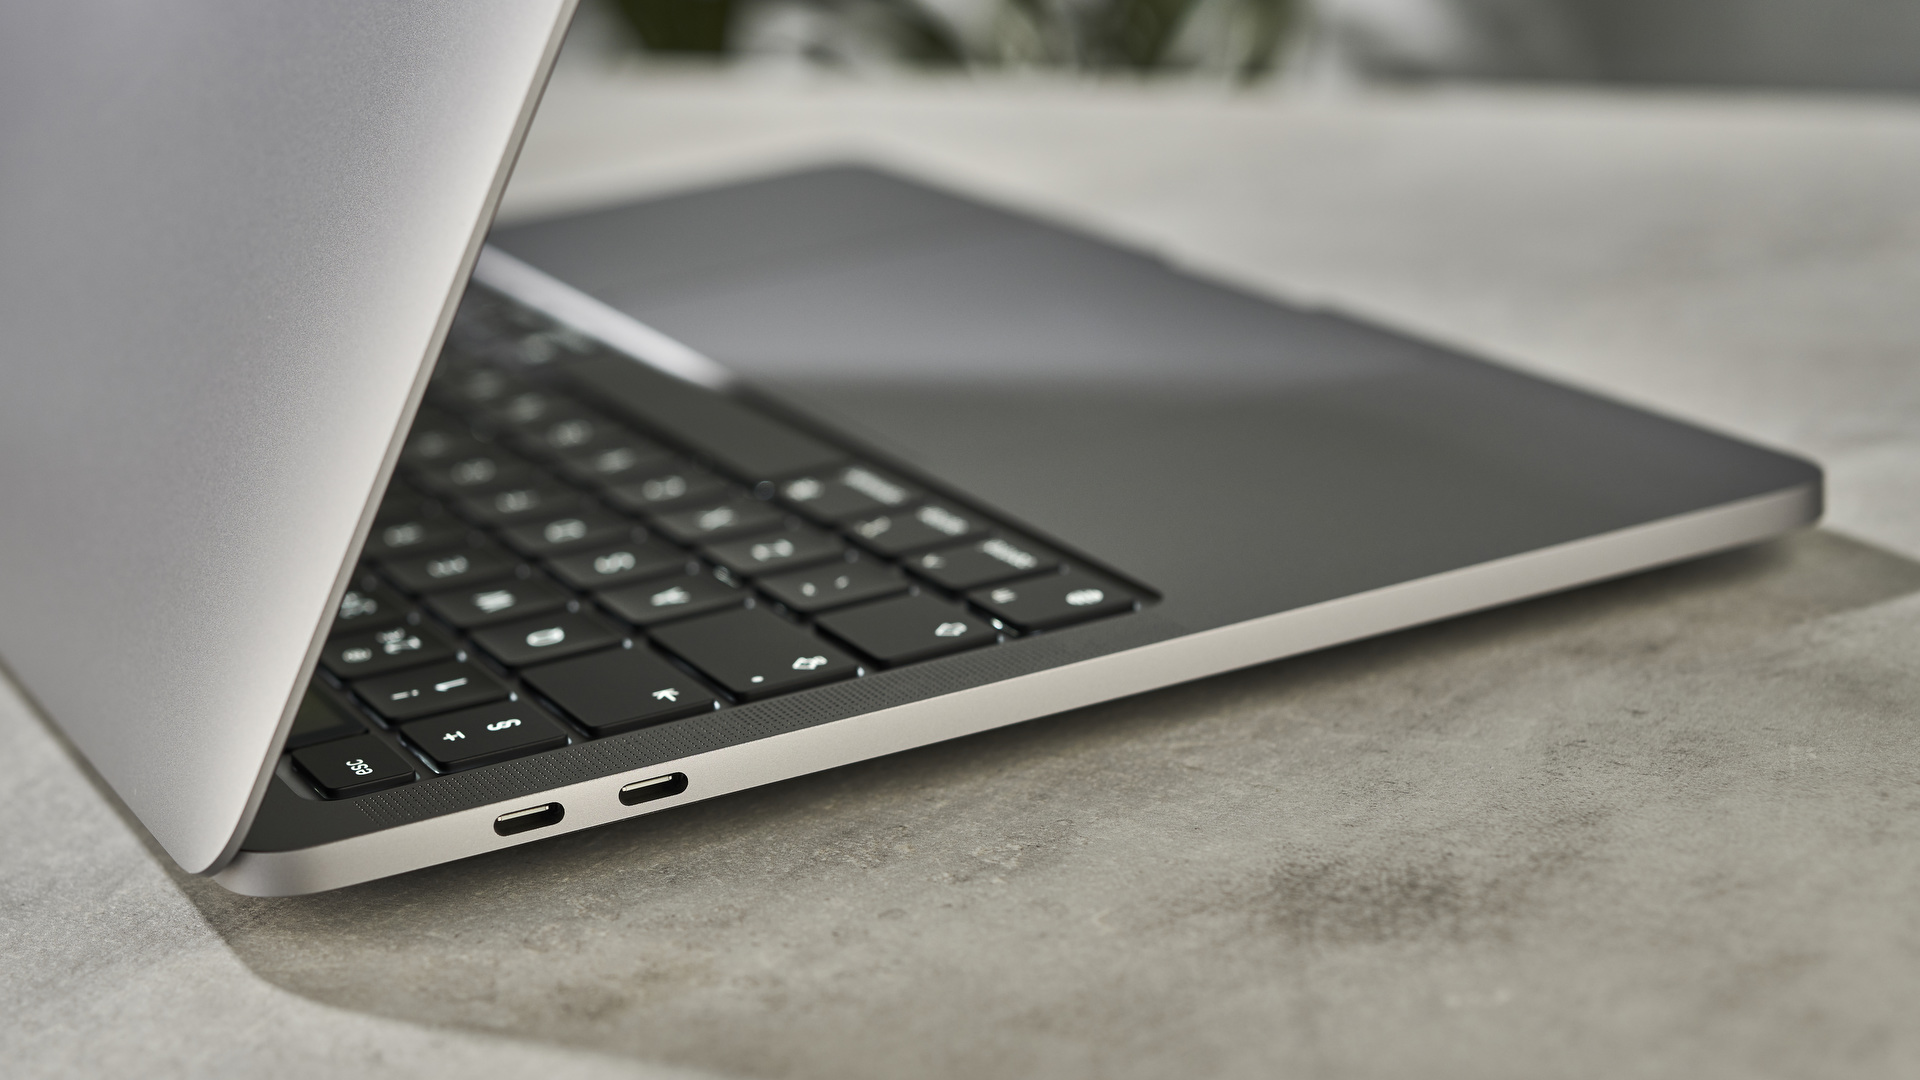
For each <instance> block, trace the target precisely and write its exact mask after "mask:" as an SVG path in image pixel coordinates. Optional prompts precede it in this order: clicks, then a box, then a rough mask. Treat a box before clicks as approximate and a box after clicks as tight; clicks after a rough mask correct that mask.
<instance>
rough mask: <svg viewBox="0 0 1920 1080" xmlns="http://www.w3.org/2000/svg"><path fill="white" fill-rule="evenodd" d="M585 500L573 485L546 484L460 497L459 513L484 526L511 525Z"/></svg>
mask: <svg viewBox="0 0 1920 1080" xmlns="http://www.w3.org/2000/svg"><path fill="white" fill-rule="evenodd" d="M585 501H586V496H585V495H582V494H581V493H580V492H579V491H576V490H575V489H573V488H569V487H559V486H556V485H551V484H548V485H540V486H536V487H524V488H509V489H508V490H506V491H496V492H494V493H492V494H490V495H475V496H471V497H469V498H465V499H461V500H460V512H461V513H463V514H465V515H467V516H468V517H470V518H473V519H474V520H475V521H479V522H482V523H484V524H487V525H511V524H513V523H515V522H519V521H527V520H529V519H532V518H538V517H557V516H559V515H561V514H564V513H567V512H569V511H571V510H573V509H575V508H577V507H579V506H580V505H581V504H582V503H584V502H585Z"/></svg>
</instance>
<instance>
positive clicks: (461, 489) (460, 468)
mask: <svg viewBox="0 0 1920 1080" xmlns="http://www.w3.org/2000/svg"><path fill="white" fill-rule="evenodd" d="M414 479H415V481H416V482H417V483H419V485H420V486H421V487H423V488H426V489H427V490H429V491H433V492H437V493H439V494H441V495H483V494H486V493H487V492H490V491H506V490H508V489H509V488H517V487H530V486H532V485H533V484H535V483H538V482H539V480H540V471H539V470H538V469H535V468H534V467H533V466H532V465H531V464H529V463H527V462H526V461H524V460H522V459H520V458H518V457H515V456H513V455H512V454H506V453H502V452H501V451H499V450H494V449H489V450H487V452H485V453H482V454H473V455H471V456H469V457H463V458H460V459H459V460H457V461H453V462H449V463H446V464H440V465H434V466H433V467H431V468H426V469H421V470H419V471H418V472H416V473H414Z"/></svg>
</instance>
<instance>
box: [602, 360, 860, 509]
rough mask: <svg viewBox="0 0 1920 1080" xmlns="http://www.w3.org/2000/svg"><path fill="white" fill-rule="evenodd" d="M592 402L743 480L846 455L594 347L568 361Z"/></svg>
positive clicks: (785, 473) (751, 411)
mask: <svg viewBox="0 0 1920 1080" xmlns="http://www.w3.org/2000/svg"><path fill="white" fill-rule="evenodd" d="M566 371H567V373H568V374H569V375H571V376H573V377H574V378H575V379H577V380H579V381H580V382H582V383H584V384H585V385H587V386H588V387H589V388H591V389H592V390H593V392H594V398H595V400H597V401H604V402H605V403H607V404H608V405H609V406H611V407H615V408H617V409H618V410H620V411H623V412H626V413H629V414H631V415H633V416H634V417H636V418H637V419H639V420H641V421H642V422H643V423H644V424H646V426H648V427H650V428H653V429H654V430H657V431H660V432H664V433H665V434H667V435H668V436H671V437H672V438H673V439H674V440H675V441H677V442H681V443H684V444H686V445H687V446H690V447H692V448H693V449H694V450H696V451H698V452H699V453H700V454H701V455H703V456H705V457H707V458H710V459H712V460H713V461H716V462H718V463H719V464H720V465H721V466H722V467H723V468H725V469H726V470H727V471H729V472H732V473H736V474H738V475H739V476H741V477H742V478H744V479H746V480H747V481H748V482H749V483H757V482H759V481H761V480H778V479H779V478H781V477H783V476H792V475H794V474H796V473H802V472H807V471H809V470H812V469H822V468H825V467H826V466H828V465H831V464H833V463H834V462H836V461H839V460H840V459H841V458H844V457H845V456H846V455H845V454H842V453H841V452H840V451H838V450H836V449H834V448H833V447H831V446H828V445H827V444H825V443H823V442H821V441H819V440H818V439H815V438H813V437H811V436H809V435H805V434H803V433H801V432H799V431H796V430H795V429H793V428H791V427H789V426H787V425H786V424H783V423H781V422H780V421H778V420H775V419H773V418H772V417H770V416H767V415H765V414H763V413H760V412H758V411H756V410H754V409H753V408H751V407H750V406H748V405H745V404H743V403H741V402H739V401H737V400H735V399H733V398H731V397H728V396H727V395H725V394H721V393H718V392H716V391H713V390H708V389H705V388H704V387H699V386H695V385H694V384H692V383H688V382H682V381H681V380H679V379H676V378H673V377H672V376H670V375H663V374H661V373H660V372H658V371H655V370H653V369H652V368H650V367H647V366H646V365H645V364H640V363H635V362H634V361H633V360H630V359H628V358H627V357H624V356H619V355H616V354H613V353H602V354H600V355H598V356H591V357H587V358H585V359H583V360H579V361H576V362H574V363H572V364H569V365H568V366H567V368H566Z"/></svg>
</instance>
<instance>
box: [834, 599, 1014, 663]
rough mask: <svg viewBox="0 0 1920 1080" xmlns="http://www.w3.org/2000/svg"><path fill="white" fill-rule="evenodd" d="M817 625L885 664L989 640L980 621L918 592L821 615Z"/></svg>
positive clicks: (989, 632) (942, 653) (990, 629)
mask: <svg viewBox="0 0 1920 1080" xmlns="http://www.w3.org/2000/svg"><path fill="white" fill-rule="evenodd" d="M820 628H821V629H823V630H825V631H827V632H828V633H830V634H832V635H833V636H834V637H837V638H839V639H841V640H842V641H845V642H847V643H848V644H850V645H852V646H853V647H854V648H856V649H859V650H860V651H861V652H863V653H866V654H867V655H868V656H871V657H873V658H874V659H875V660H878V661H880V662H881V663H883V664H889V665H891V664H910V663H912V662H913V661H915V660H929V659H932V658H933V657H936V656H945V655H947V654H948V653H956V652H960V651H961V650H963V649H971V648H973V647H975V646H977V645H987V644H990V643H992V642H993V641H994V640H995V635H994V632H993V627H991V626H989V625H987V621H986V620H985V619H982V618H979V617H978V616H974V615H969V614H967V612H966V610H965V609H963V608H961V607H960V606H959V605H958V604H950V603H948V602H947V601H945V600H936V599H934V598H933V597H931V596H926V595H924V594H923V595H920V596H896V597H894V598H893V599H891V600H878V601H875V602H874V603H871V604H862V605H860V606H859V607H855V608H848V609H846V610H845V611H836V612H834V613H833V614H831V615H822V616H821V617H820Z"/></svg>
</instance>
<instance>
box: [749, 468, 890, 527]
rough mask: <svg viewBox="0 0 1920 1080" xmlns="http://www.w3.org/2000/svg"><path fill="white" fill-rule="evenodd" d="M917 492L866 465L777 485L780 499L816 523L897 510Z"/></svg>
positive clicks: (812, 475) (831, 471)
mask: <svg viewBox="0 0 1920 1080" xmlns="http://www.w3.org/2000/svg"><path fill="white" fill-rule="evenodd" d="M919 494H920V493H919V492H918V491H915V490H914V489H913V488H911V487H908V486H907V485H906V484H904V483H902V482H901V481H899V480H896V479H894V478H893V477H891V476H887V475H885V474H884V473H881V472H880V471H879V470H877V469H873V468H870V467H868V466H866V465H847V466H843V467H841V468H838V469H831V470H828V471H825V472H821V473H810V474H808V475H806V476H799V477H795V478H794V479H792V480H788V481H786V482H785V483H783V484H781V485H780V497H781V498H782V499H784V500H786V501H787V502H788V503H789V504H791V505H792V506H793V507H795V508H796V509H798V510H799V511H800V512H801V513H803V514H806V515H807V516H808V517H810V518H813V519H814V520H816V521H826V522H834V521H844V520H846V519H847V518H850V517H858V516H860V515H861V514H871V513H874V512H877V511H881V510H899V509H903V508H905V507H906V505H907V504H908V503H910V502H912V501H913V500H914V499H915V498H916V497H918V496H919Z"/></svg>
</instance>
